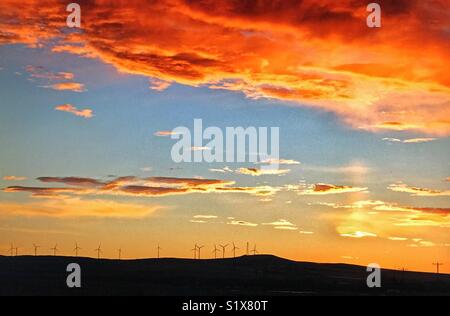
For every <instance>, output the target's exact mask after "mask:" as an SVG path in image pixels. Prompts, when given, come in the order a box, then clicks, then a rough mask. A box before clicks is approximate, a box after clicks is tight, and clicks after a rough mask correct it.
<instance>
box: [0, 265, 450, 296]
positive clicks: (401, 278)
mask: <svg viewBox="0 0 450 316" xmlns="http://www.w3.org/2000/svg"><path fill="white" fill-rule="evenodd" d="M70 263H78V264H80V266H81V269H82V288H81V289H68V288H67V287H66V278H67V275H68V273H67V272H66V267H67V265H68V264H70ZM367 276H368V273H367V272H366V268H365V267H360V266H352V265H344V264H316V263H301V262H293V261H288V260H284V259H280V258H277V257H274V256H245V257H240V258H236V259H223V260H222V259H220V260H188V259H149V260H130V261H123V260H122V261H119V260H96V259H87V258H75V257H73V258H69V257H50V256H49V257H35V256H28V257H0V295H155V296H158V295H159V296H163V295H164V296H177V295H178V296H186V295H188V296H193V295H194V296H208V295H211V296H216V295H219V296H220V295H230V296H235V295H243V296H245V295H247V296H248V295H261V296H269V295H276V296H283V295H450V275H444V274H441V275H436V274H430V273H414V272H406V271H394V270H383V272H382V283H383V287H382V288H381V289H369V288H367V286H366V278H367Z"/></svg>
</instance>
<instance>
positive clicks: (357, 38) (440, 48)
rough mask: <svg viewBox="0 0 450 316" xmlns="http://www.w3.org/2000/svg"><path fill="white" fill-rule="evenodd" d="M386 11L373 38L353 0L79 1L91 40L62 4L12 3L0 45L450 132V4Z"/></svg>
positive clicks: (397, 126) (348, 118)
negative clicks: (72, 28) (74, 29)
mask: <svg viewBox="0 0 450 316" xmlns="http://www.w3.org/2000/svg"><path fill="white" fill-rule="evenodd" d="M379 3H380V5H381V7H382V10H383V27H382V28H381V29H376V30H374V29H369V28H367V26H366V17H367V12H366V3H356V2H355V1H353V0H343V1H338V2H337V1H333V0H319V1H317V0H302V1H301V0H283V1H281V0H276V1H273V0H263V1H258V3H257V4H256V3H255V4H253V5H252V4H249V3H248V2H246V1H226V0H214V1H213V0H205V1H198V2H197V1H196V2H194V1H189V0H161V1H158V2H157V3H156V2H155V3H152V4H151V5H149V4H148V2H146V1H144V0H131V1H126V2H120V3H116V2H112V1H110V0H94V1H90V2H88V3H83V4H82V7H83V9H84V10H83V32H82V33H76V34H73V33H72V34H67V32H63V31H64V30H65V25H64V20H65V19H64V15H65V14H66V12H65V11H64V10H63V9H64V8H63V7H62V6H61V5H59V4H57V3H55V2H54V1H50V0H43V1H36V0H26V1H24V2H23V1H22V2H20V3H19V2H17V1H11V0H5V1H2V2H1V3H0V21H1V22H0V30H1V31H0V44H1V43H3V44H19V43H20V44H26V45H29V46H30V47H42V46H45V45H48V43H49V42H50V41H49V40H50V39H53V40H57V41H58V43H57V44H56V46H55V47H53V51H55V52H62V51H63V52H69V53H72V54H79V55H80V56H82V57H97V58H100V59H101V60H103V61H104V62H105V63H108V64H111V65H113V66H115V67H116V68H117V69H118V70H119V71H121V72H125V73H131V74H137V75H144V76H147V77H149V78H155V79H156V80H160V82H177V83H181V84H186V85H190V86H196V87H197V86H206V87H210V88H212V89H226V90H231V91H239V92H242V93H244V94H245V95H246V96H248V97H251V98H275V99H279V100H287V101H292V102H293V103H294V104H295V105H297V106H308V107H311V108H316V109H319V110H325V111H329V112H332V113H335V114H336V115H337V116H339V117H340V118H341V119H342V121H343V122H344V123H346V124H348V125H350V126H351V127H353V128H361V129H364V130H370V131H375V132H376V131H382V130H398V131H403V130H414V131H421V132H424V133H426V134H427V135H428V134H429V135H443V136H447V135H450V120H449V119H448V118H449V117H450V75H449V73H448V71H446V69H448V58H447V57H448V51H449V49H450V48H449V40H448V29H449V26H450V22H449V21H450V19H448V14H447V12H448V10H449V4H448V1H446V0H435V1H432V2H429V1H417V0H412V1H405V0H401V1H395V2H393V1H387V0H383V1H381V0H380V1H379ZM25 8H26V9H25ZM99 16H101V17H102V18H101V19H99V18H98V17H99ZM152 17H153V18H152ZM430 21H433V23H430ZM43 23H45V24H46V25H44V26H43V25H42V24H43ZM399 23H401V27H399ZM118 30H120V31H118ZM59 88H61V87H59ZM156 88H158V89H162V88H164V84H162V85H161V84H157V85H156Z"/></svg>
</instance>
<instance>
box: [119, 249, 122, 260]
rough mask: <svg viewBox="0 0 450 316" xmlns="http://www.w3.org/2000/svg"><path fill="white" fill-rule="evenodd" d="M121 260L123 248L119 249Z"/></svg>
mask: <svg viewBox="0 0 450 316" xmlns="http://www.w3.org/2000/svg"><path fill="white" fill-rule="evenodd" d="M119 260H122V248H120V249H119Z"/></svg>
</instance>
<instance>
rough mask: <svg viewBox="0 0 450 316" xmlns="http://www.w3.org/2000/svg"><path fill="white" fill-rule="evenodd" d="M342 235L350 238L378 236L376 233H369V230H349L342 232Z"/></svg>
mask: <svg viewBox="0 0 450 316" xmlns="http://www.w3.org/2000/svg"><path fill="white" fill-rule="evenodd" d="M341 236H342V237H348V238H366V237H378V236H377V235H376V234H373V233H367V232H361V231H356V232H349V233H344V234H341Z"/></svg>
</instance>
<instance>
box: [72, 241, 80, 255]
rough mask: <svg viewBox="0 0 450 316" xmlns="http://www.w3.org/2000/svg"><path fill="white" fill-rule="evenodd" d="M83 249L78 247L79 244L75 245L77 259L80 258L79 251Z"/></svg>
mask: <svg viewBox="0 0 450 316" xmlns="http://www.w3.org/2000/svg"><path fill="white" fill-rule="evenodd" d="M80 250H81V248H80V247H78V243H75V249H74V250H73V251H75V257H78V251H80Z"/></svg>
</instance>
